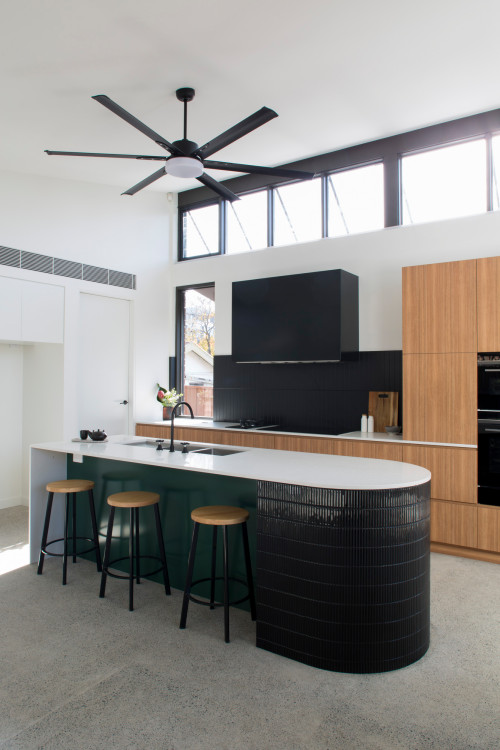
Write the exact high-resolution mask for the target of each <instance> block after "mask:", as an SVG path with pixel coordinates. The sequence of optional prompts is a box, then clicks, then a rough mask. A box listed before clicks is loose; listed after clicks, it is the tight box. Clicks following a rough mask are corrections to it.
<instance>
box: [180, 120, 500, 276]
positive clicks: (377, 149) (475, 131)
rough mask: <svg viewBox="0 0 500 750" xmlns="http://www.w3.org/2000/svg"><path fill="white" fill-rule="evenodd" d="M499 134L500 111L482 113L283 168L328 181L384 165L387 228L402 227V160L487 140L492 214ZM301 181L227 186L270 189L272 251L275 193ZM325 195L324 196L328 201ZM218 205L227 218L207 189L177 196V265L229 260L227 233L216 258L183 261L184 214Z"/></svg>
mask: <svg viewBox="0 0 500 750" xmlns="http://www.w3.org/2000/svg"><path fill="white" fill-rule="evenodd" d="M499 132H500V109H494V110H490V111H488V112H481V113H479V114H476V115H470V116H468V117H462V118H459V119H456V120H450V121H448V122H444V123H440V124H438V125H430V126H428V127H424V128H419V129H417V130H412V131H408V132H405V133H400V134H398V135H393V136H389V137H387V138H382V139H380V140H376V141H370V142H367V143H362V144H359V145H356V146H350V147H349V148H345V149H339V150H337V151H331V152H329V153H326V154H321V155H319V156H314V157H311V158H308V159H301V160H299V161H295V162H291V163H288V164H284V165H282V166H284V167H289V168H291V169H303V170H307V171H312V172H315V173H316V174H317V176H321V177H322V178H323V182H325V178H326V176H327V175H329V174H331V173H334V172H339V171H344V170H346V169H353V168H356V167H360V166H366V165H368V164H372V163H376V162H382V163H383V165H384V206H385V208H384V227H392V226H400V225H401V214H402V211H401V174H400V173H401V170H400V164H401V157H402V155H405V156H406V155H408V154H411V153H412V152H415V151H423V150H431V149H433V148H439V147H442V146H446V145H450V144H452V143H454V142H455V143H458V142H460V141H464V140H475V139H477V138H486V139H487V157H490V158H489V163H488V167H487V181H488V183H487V208H486V211H491V210H493V209H492V162H491V138H492V136H493V135H497V134H498V133H499ZM290 182H297V180H283V179H282V178H269V176H267V175H255V174H252V175H242V176H239V177H234V178H232V179H229V180H225V181H224V184H225V185H227V187H228V188H230V189H231V190H232V191H233V192H235V193H236V194H241V195H242V194H245V193H250V192H254V191H255V190H259V189H260V190H261V189H265V188H267V189H268V193H269V197H268V241H269V244H268V247H273V244H272V240H273V226H274V215H273V210H272V209H273V190H272V188H274V187H279V186H280V185H285V184H288V183H290ZM324 194H325V190H323V191H322V196H323V198H324ZM217 203H218V204H219V216H222V217H224V214H225V207H224V205H223V204H224V201H223V200H222V199H217V198H215V199H214V194H213V192H212V191H211V190H210V189H209V188H207V187H205V186H203V187H199V188H194V189H192V190H186V191H184V192H181V193H179V195H178V214H179V241H178V260H179V261H187V260H195V259H198V258H209V257H214V256H215V255H223V254H225V247H224V242H225V237H224V236H223V235H224V232H223V231H221V232H220V233H219V234H220V236H219V248H218V252H217V253H210V254H209V255H200V256H191V257H189V258H185V257H183V237H182V226H183V224H182V222H183V214H184V212H185V211H187V210H190V209H194V208H200V207H202V206H205V205H208V204H212V205H213V204H217ZM322 203H323V206H322V210H323V227H322V235H323V236H326V235H325V234H324V232H325V229H326V218H325V204H324V200H323V201H322ZM219 226H220V228H221V229H224V221H223V220H222V219H220V220H219Z"/></svg>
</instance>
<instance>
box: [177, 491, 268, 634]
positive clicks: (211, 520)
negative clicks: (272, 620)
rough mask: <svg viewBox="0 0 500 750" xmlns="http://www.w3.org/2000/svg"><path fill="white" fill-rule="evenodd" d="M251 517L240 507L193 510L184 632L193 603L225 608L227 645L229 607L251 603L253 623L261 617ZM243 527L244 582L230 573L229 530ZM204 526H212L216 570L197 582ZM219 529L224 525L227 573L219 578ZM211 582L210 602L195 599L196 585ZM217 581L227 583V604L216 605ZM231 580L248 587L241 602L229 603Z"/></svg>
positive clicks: (228, 506) (182, 617) (213, 559)
mask: <svg viewBox="0 0 500 750" xmlns="http://www.w3.org/2000/svg"><path fill="white" fill-rule="evenodd" d="M249 517H250V514H249V512H248V511H247V510H245V509H244V508H237V507H234V506H232V505H206V506H204V507H202V508H195V510H193V511H191V518H192V520H193V521H194V526H193V538H192V541H191V548H190V550H189V561H188V571H187V577H186V585H185V587H184V597H183V600H182V611H181V621H180V625H179V627H180V628H181V629H184V628H185V627H186V621H187V613H188V606H189V602H190V601H191V602H194V603H195V604H203V605H205V606H209V607H210V609H215V608H216V607H224V639H225V641H226V643H229V607H230V606H231V605H233V604H241V603H242V602H246V601H250V613H251V617H252V620H255V619H256V617H257V614H256V604H255V593H254V587H253V578H252V564H251V561H250V547H249V544H248V531H247V521H248V519H249ZM238 525H239V526H241V533H242V536H243V551H244V554H245V568H246V581H243V580H241V579H239V578H235V577H234V576H232V577H229V571H228V567H229V566H228V558H229V548H228V533H227V530H228V527H229V526H238ZM200 526H212V527H213V531H212V569H211V574H210V577H208V578H199V579H198V580H196V581H193V572H194V561H195V556H196V546H197V544H198V532H199V529H200ZM219 526H222V532H223V542H224V547H223V551H224V564H223V568H224V571H223V572H224V574H223V576H216V575H215V573H216V563H217V560H216V555H217V531H218V528H219ZM207 581H210V601H202V600H201V599H198V598H197V597H195V596H193V595H192V593H191V590H192V588H193V587H194V586H196V585H197V584H199V583H205V582H207ZM216 581H224V601H223V602H216V601H215V582H216ZM229 581H236V582H238V583H240V584H243V585H244V586H246V588H247V591H248V593H247V595H246V596H243V597H242V598H241V599H238V600H237V601H229Z"/></svg>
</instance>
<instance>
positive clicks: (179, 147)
mask: <svg viewBox="0 0 500 750" xmlns="http://www.w3.org/2000/svg"><path fill="white" fill-rule="evenodd" d="M194 93H195V92H194V89H192V88H181V89H177V91H176V92H175V94H176V96H177V99H178V100H179V101H181V102H183V103H184V137H183V138H182V139H181V140H179V141H173V142H172V143H170V142H169V141H167V140H166V139H165V138H163V136H161V135H159V134H158V133H156V132H155V131H154V130H151V128H149V127H148V126H147V125H145V124H144V123H143V122H141V121H140V120H138V119H137V118H136V117H134V116H133V115H131V114H130V113H129V112H127V111H126V110H125V109H123V107H120V105H119V104H116V103H115V102H114V101H112V100H111V99H110V98H109V96H106V95H105V94H98V95H97V96H93V97H92V99H95V100H96V101H97V102H99V103H100V104H102V105H103V106H104V107H107V109H109V110H110V111H111V112H114V114H115V115H118V117H121V118H122V120H125V122H128V124H129V125H132V127H134V128H137V130H140V131H141V133H144V135H146V136H147V137H148V138H151V140H153V141H154V142H155V143H157V144H158V146H161V148H164V149H165V151H168V152H169V154H170V155H169V156H141V155H137V154H93V153H85V152H82V151H49V150H46V151H45V153H46V154H49V155H51V156H52V155H57V156H99V157H105V158H111V159H143V160H146V161H164V162H165V165H164V166H162V168H161V169H159V170H158V171H157V172H153V174H151V175H149V177H146V178H145V179H144V180H141V182H138V183H137V185H134V186H133V187H131V188H129V189H128V190H125V192H124V193H122V195H135V193H138V192H139V190H142V189H143V188H145V187H147V186H148V185H151V183H152V182H155V181H156V180H159V179H160V177H163V176H164V175H165V174H171V175H173V176H175V177H191V178H192V177H196V179H197V180H199V182H201V183H202V184H203V185H206V187H208V188H211V189H212V190H213V191H214V192H215V193H217V194H218V195H220V196H221V197H222V198H224V199H225V200H229V201H234V200H238V196H237V195H235V193H233V192H232V191H231V190H229V188H227V187H226V186H225V185H222V184H221V183H220V182H217V180H214V179H213V178H212V177H210V176H209V175H208V174H207V173H206V172H205V171H204V170H205V169H220V170H223V171H226V172H246V173H250V174H264V175H270V176H272V177H285V178H288V179H300V180H310V179H312V178H313V177H314V173H313V172H302V171H299V170H295V169H281V167H256V166H254V165H251V164H234V163H231V162H226V161H211V160H209V159H208V158H207V157H209V156H211V155H212V154H214V153H215V152H216V151H220V150H221V149H222V148H225V147H226V146H228V145H229V144H230V143H233V142H234V141H237V140H238V139H239V138H242V137H243V136H244V135H246V134H247V133H250V132H251V131H252V130H255V129H256V128H259V127H260V126H261V125H264V124H265V123H266V122H268V121H269V120H272V119H273V118H274V117H278V115H277V113H276V112H274V110H272V109H269V107H262V109H259V110H258V111H257V112H254V114H253V115H250V116H249V117H247V118H245V119H244V120H242V121H241V122H239V123H237V125H233V127H232V128H229V130H225V131H224V132H223V133H221V134H220V135H218V136H216V137H215V138H214V139H213V140H211V141H208V142H207V143H205V145H204V146H198V144H197V143H195V142H194V141H189V140H188V139H187V105H188V102H190V101H192V99H193V97H194Z"/></svg>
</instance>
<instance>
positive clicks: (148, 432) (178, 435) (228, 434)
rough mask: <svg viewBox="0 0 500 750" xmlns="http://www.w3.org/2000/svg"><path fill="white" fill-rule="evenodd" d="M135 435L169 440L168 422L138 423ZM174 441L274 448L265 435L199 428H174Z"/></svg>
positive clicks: (271, 441)
mask: <svg viewBox="0 0 500 750" xmlns="http://www.w3.org/2000/svg"><path fill="white" fill-rule="evenodd" d="M135 434H136V435H141V436H142V437H151V438H163V439H164V440H169V439H170V422H169V423H168V424H166V425H151V424H143V423H140V422H138V423H137V424H136V427H135ZM175 439H176V440H187V441H188V442H193V443H219V444H221V445H241V446H247V447H248V448H274V435H266V434H261V433H255V432H247V431H245V430H242V431H238V430H205V429H203V428H201V427H187V426H185V425H182V426H181V425H177V424H176V426H175Z"/></svg>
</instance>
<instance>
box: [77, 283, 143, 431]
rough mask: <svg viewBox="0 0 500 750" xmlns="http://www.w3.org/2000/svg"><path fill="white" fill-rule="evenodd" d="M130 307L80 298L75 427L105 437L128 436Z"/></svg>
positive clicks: (106, 299)
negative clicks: (76, 423) (99, 432)
mask: <svg viewBox="0 0 500 750" xmlns="http://www.w3.org/2000/svg"><path fill="white" fill-rule="evenodd" d="M129 348H130V303H129V302H128V300H123V299H114V298H112V297H100V296H98V295H95V294H84V293H82V294H81V295H80V325H79V340H78V360H79V361H78V409H79V411H78V423H79V425H81V428H82V429H87V428H88V429H98V428H102V429H103V430H105V432H106V433H107V434H108V435H122V434H128V432H129V405H128V401H129V367H130V359H129V356H130V355H129Z"/></svg>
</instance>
